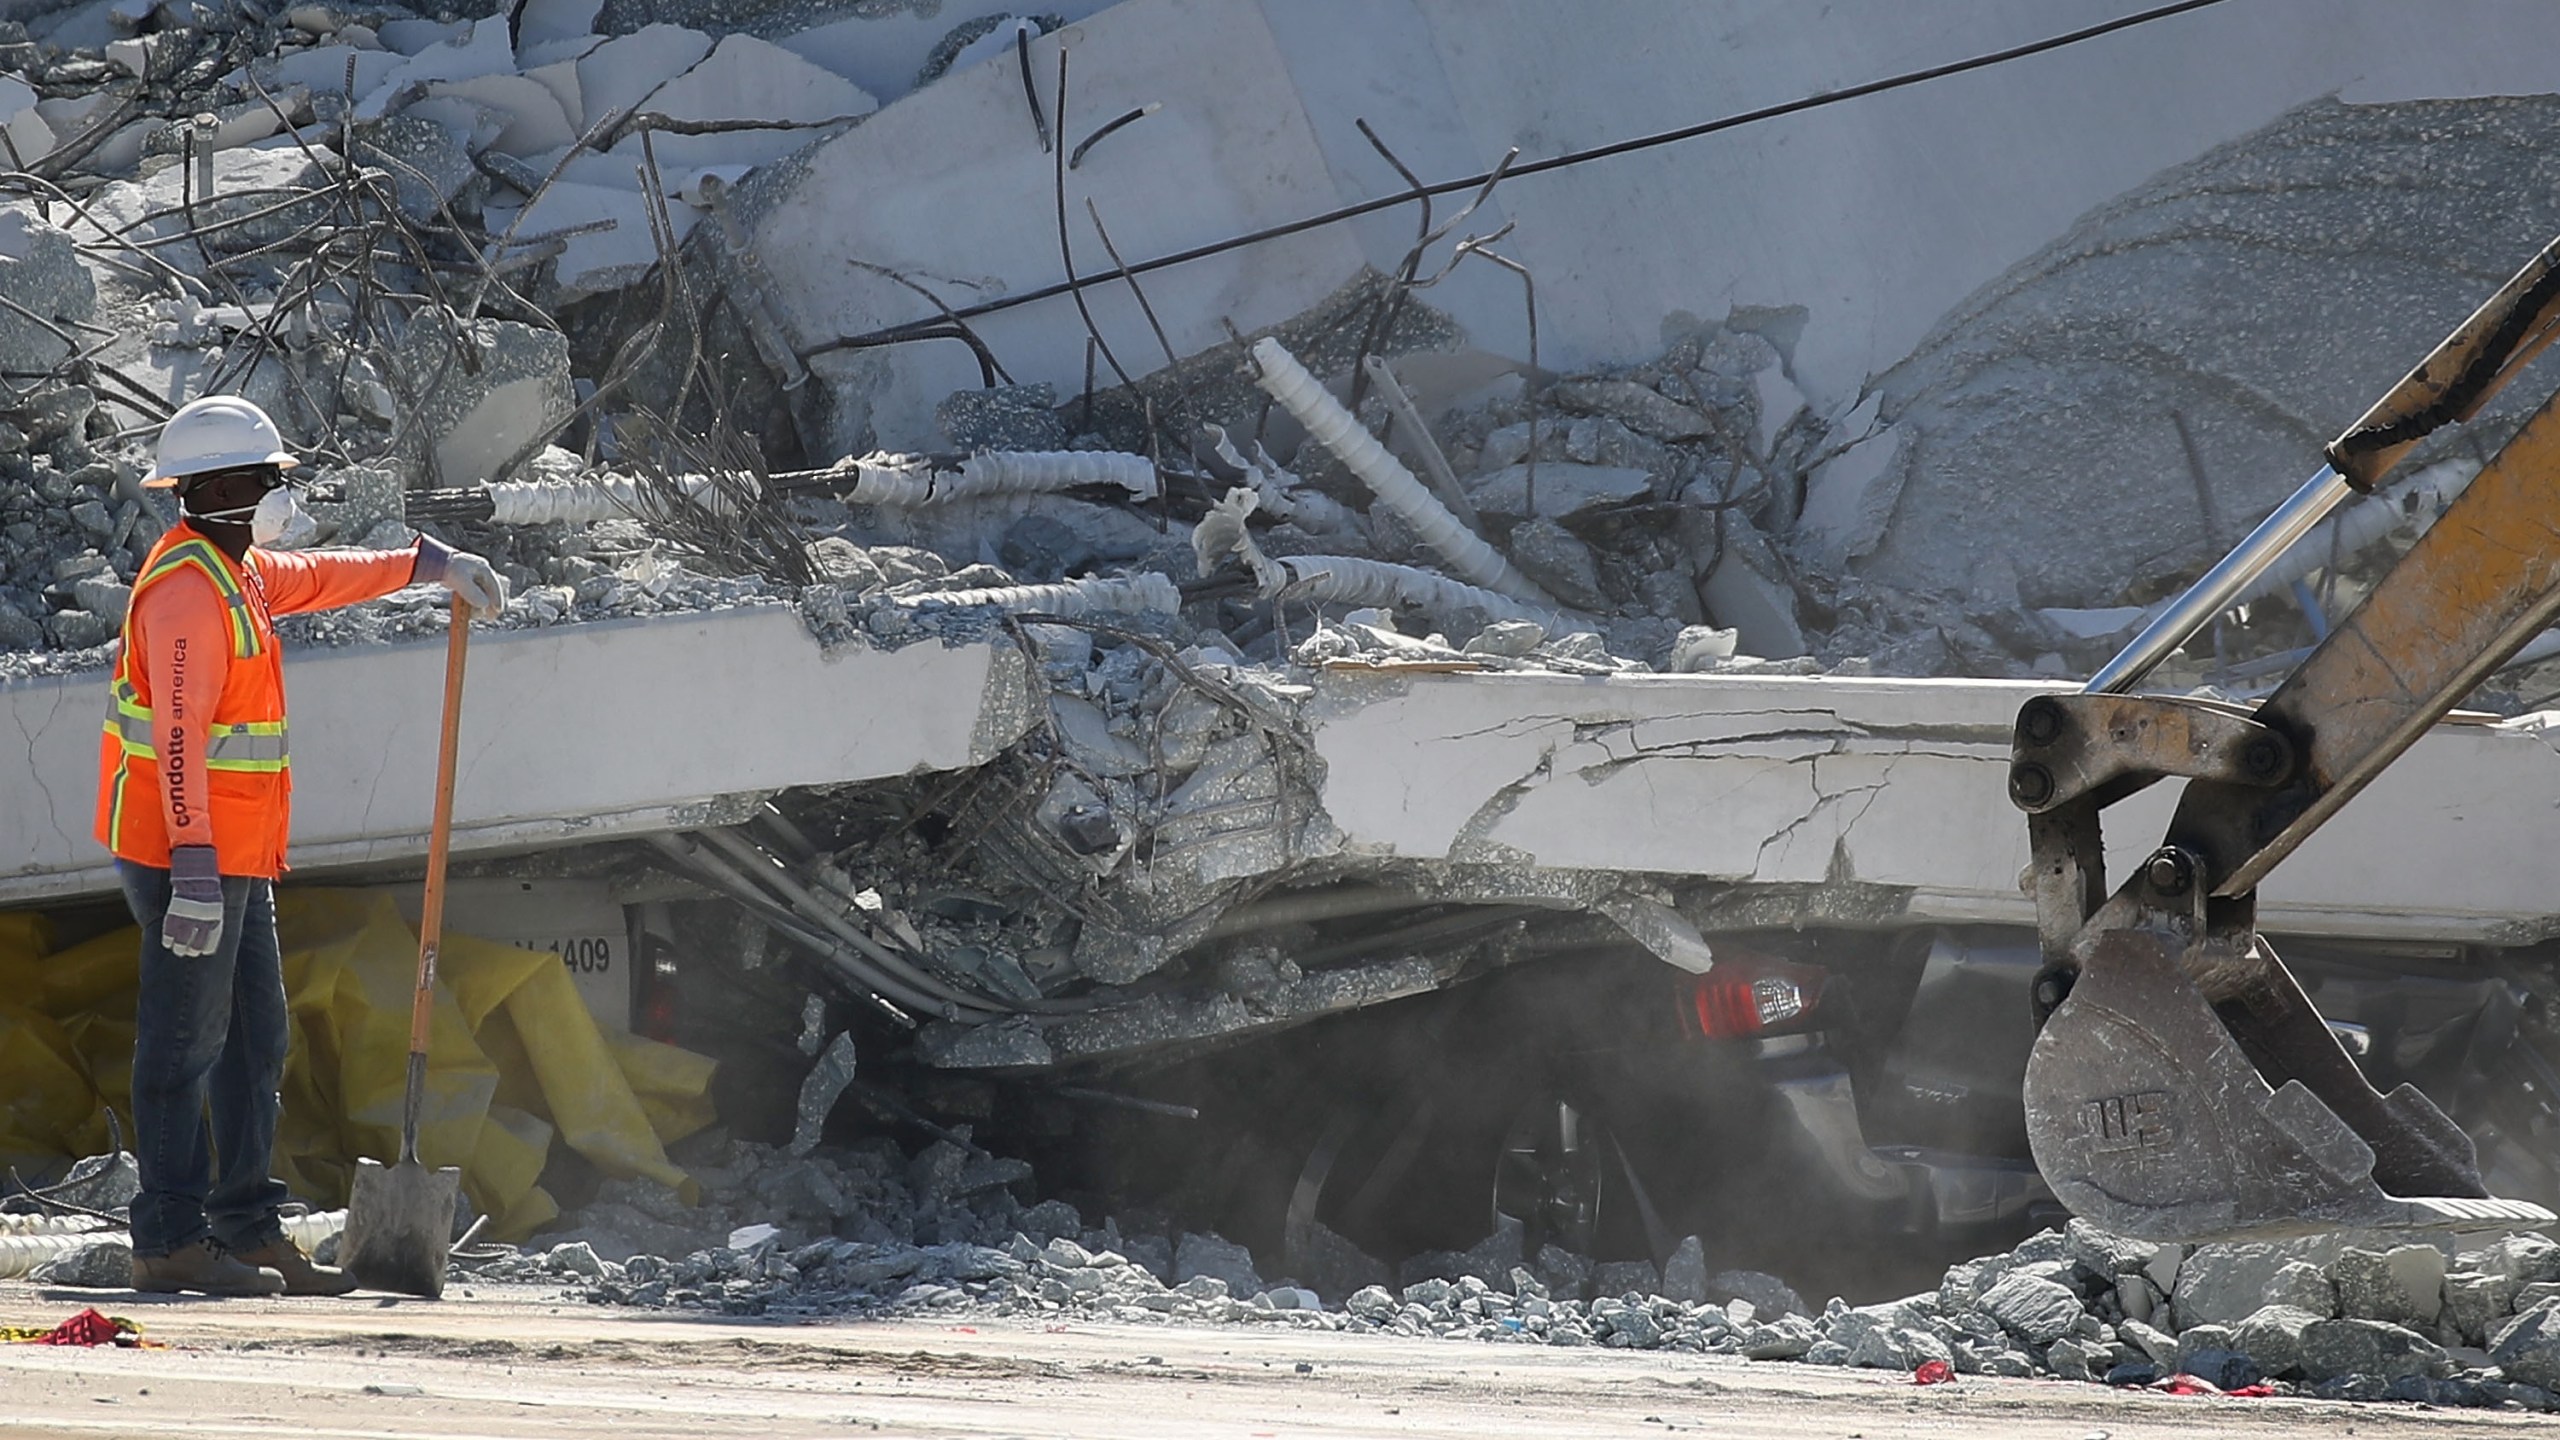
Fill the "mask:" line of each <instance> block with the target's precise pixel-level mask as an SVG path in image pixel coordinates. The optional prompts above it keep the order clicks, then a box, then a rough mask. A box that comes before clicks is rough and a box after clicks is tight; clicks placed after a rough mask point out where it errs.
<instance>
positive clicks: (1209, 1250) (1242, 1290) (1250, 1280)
mask: <svg viewBox="0 0 2560 1440" xmlns="http://www.w3.org/2000/svg"><path fill="white" fill-rule="evenodd" d="M1194 1280H1215V1281H1218V1282H1219V1283H1221V1284H1223V1285H1224V1286H1225V1287H1226V1291H1227V1293H1228V1294H1230V1295H1258V1294H1260V1293H1261V1292H1262V1277H1261V1276H1259V1275H1257V1274H1255V1273H1254V1270H1253V1252H1252V1251H1250V1250H1247V1249H1245V1248H1244V1247H1243V1246H1241V1245H1238V1244H1236V1243H1234V1242H1233V1241H1230V1240H1223V1239H1220V1238H1219V1237H1217V1236H1215V1235H1194V1234H1191V1233H1189V1232H1187V1231H1186V1232H1184V1233H1183V1234H1182V1235H1181V1236H1179V1237H1177V1238H1176V1239H1175V1240H1174V1242H1173V1281H1174V1283H1175V1284H1176V1285H1184V1284H1187V1283H1189V1282H1191V1281H1194Z"/></svg>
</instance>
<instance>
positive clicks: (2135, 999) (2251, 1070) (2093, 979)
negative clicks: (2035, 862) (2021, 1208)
mask: <svg viewBox="0 0 2560 1440" xmlns="http://www.w3.org/2000/svg"><path fill="white" fill-rule="evenodd" d="M2025 1098H2026V1109H2027V1140H2028V1145H2029V1148H2030V1149H2031V1150H2032V1151H2033V1152H2034V1154H2035V1161H2036V1168H2037V1169H2038V1170H2039V1171H2042V1172H2043V1174H2044V1178H2045V1181H2046V1183H2047V1184H2049V1185H2051V1186H2052V1187H2053V1192H2054V1195H2055V1197H2056V1198H2057V1199H2059V1200H2061V1201H2062V1203H2063V1204H2064V1205H2066V1206H2069V1207H2070V1209H2071V1211H2072V1213H2073V1214H2076V1215H2079V1216H2081V1217H2082V1218H2084V1219H2086V1220H2088V1221H2089V1222H2090V1223H2092V1224H2094V1225H2097V1226H2099V1227H2100V1228H2102V1229H2106V1230H2111V1231H2114V1232H2116V1233H2117V1234H2121V1235H2130V1236H2133V1237H2135V1238H2138V1239H2144V1240H2154V1241H2204V1240H2233V1239H2242V1238H2250V1239H2274V1238H2280V1237H2285V1236H2295V1235H2313V1234H2320V1233H2323V1232H2326V1231H2331V1230H2340V1229H2376V1230H2394V1229H2414V1230H2503V1229H2510V1228H2519V1227H2530V1226H2540V1225H2548V1224H2550V1223H2552V1215H2551V1212H2550V1211H2548V1210H2545V1209H2543V1208H2542V1207H2541V1206H2539V1205H2533V1204H2528V1203H2525V1202H2522V1201H2514V1200H2499V1199H2475V1198H2467V1197H2434V1196H2418V1197H2404V1196H2397V1195H2392V1194H2390V1193H2388V1192H2386V1191H2385V1190H2384V1189H2383V1188H2382V1187H2381V1186H2380V1185H2378V1184H2376V1183H2375V1182H2374V1179H2373V1168H2374V1153H2373V1148H2372V1147H2371V1146H2370V1145H2368V1144H2366V1143H2365V1141H2364V1139H2363V1138H2362V1137H2361V1136H2359V1135H2357V1134H2356V1132H2355V1131H2354V1130H2353V1129H2351V1128H2349V1126H2348V1125H2347V1123H2346V1122H2345V1121H2344V1120H2342V1119H2340V1118H2339V1117H2338V1115H2337V1114H2336V1113H2335V1112H2334V1111H2332V1110H2331V1109H2330V1108H2329V1107H2328V1106H2327V1105H2326V1104H2324V1103H2322V1102H2321V1101H2320V1100H2319V1099H2318V1098H2317V1097H2316V1096H2314V1095H2313V1094H2312V1093H2311V1092H2310V1090H2308V1089H2307V1088H2305V1087H2304V1086H2303V1085H2302V1084H2301V1083H2300V1082H2299V1081H2292V1080H2288V1081H2287V1082H2286V1083H2285V1084H2284V1085H2283V1086H2282V1087H2281V1088H2275V1087H2270V1086H2269V1085H2268V1084H2267V1082H2266V1080H2265V1079H2264V1078H2262V1077H2261V1076H2260V1075H2259V1073H2258V1071H2257V1068H2256V1067H2255V1066H2253V1065H2252V1064H2250V1062H2249V1059H2248V1057H2247V1056H2246V1055H2245V1054H2243V1053H2242V1052H2241V1049H2240V1047H2239V1046H2238V1045H2237V1044H2236V1043H2235V1042H2234V1041H2233V1039H2232V1037H2231V1034H2230V1032H2229V1031H2228V1030H2226V1029H2224V1028H2223V1024H2222V1021H2221V1020H2220V1019H2219V1018H2218V1017H2216V1016H2215V1014H2214V1012H2213V1008H2212V1006H2210V1005H2208V1004H2207V1003H2206V1002H2205V999H2204V997H2203V996H2202V995H2201V994H2199V993H2197V991H2196V988H2195V986H2194V985H2193V984H2192V983H2190V982H2189V981H2188V979H2187V976H2186V973H2185V971H2184V970H2183V968H2182V967H2181V966H2180V964H2179V956H2178V952H2177V950H2176V949H2175V947H2174V946H2173V945H2172V944H2171V943H2170V942H2168V941H2166V940H2165V939H2163V938H2162V937H2160V936H2157V935H2154V934H2150V933H2148V932H2143V931H2131V930H2118V931H2110V932H2108V933H2107V934H2105V935H2103V936H2101V937H2100V938H2099V940H2098V942H2097V945H2096V947H2095V949H2094V951H2093V953H2091V954H2090V955H2089V956H2088V958H2087V961H2086V963H2085V964H2084V966H2083V968H2082V970H2081V974H2080V978H2079V981H2078V983H2077V984H2075V985H2074V986H2073V987H2072V990H2071V993H2070V995H2069V996H2068V997H2067V998H2066V999H2065V1000H2064V1001H2063V1002H2062V1005H2061V1007H2060V1008H2058V1009H2057V1010H2055V1011H2054V1013H2053V1016H2052V1018H2051V1019H2049V1020H2047V1021H2046V1022H2045V1027H2044V1030H2043V1033H2042V1034H2040V1035H2038V1036H2037V1038H2036V1045H2035V1050H2034V1052H2033V1053H2032V1054H2031V1055H2030V1056H2029V1058H2028V1061H2027V1079H2026V1094H2025ZM2391 1099H2392V1101H2393V1103H2395V1104H2398V1105H2402V1106H2407V1105H2411V1104H2414V1105H2421V1106H2426V1107H2427V1111H2428V1114H2429V1115H2430V1116H2432V1117H2433V1119H2434V1120H2436V1121H2440V1122H2441V1124H2442V1127H2443V1128H2444V1129H2446V1130H2453V1129H2454V1127H2453V1122H2452V1121H2450V1120H2448V1119H2445V1118H2444V1117H2443V1115H2442V1113H2441V1112H2438V1111H2436V1110H2435V1109H2434V1107H2433V1106H2432V1105H2431V1104H2429V1103H2428V1102H2427V1100H2426V1099H2425V1097H2424V1096H2421V1095H2419V1094H2418V1093H2417V1092H2416V1091H2414V1090H2406V1089H2404V1090H2402V1091H2399V1092H2395V1093H2394V1094H2393V1096H2392V1097H2391ZM2454 1133H2457V1134H2458V1133H2459V1132H2458V1131H2455V1132H2454ZM2466 1149H2467V1142H2466Z"/></svg>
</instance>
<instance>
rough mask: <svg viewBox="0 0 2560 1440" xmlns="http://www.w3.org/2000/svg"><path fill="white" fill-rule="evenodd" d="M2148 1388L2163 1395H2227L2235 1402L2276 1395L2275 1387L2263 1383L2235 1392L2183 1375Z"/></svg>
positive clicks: (2207, 1381) (2201, 1378)
mask: <svg viewBox="0 0 2560 1440" xmlns="http://www.w3.org/2000/svg"><path fill="white" fill-rule="evenodd" d="M2150 1388H2152V1389H2154V1390H2157V1391H2159V1392H2160V1393H2162V1394H2164V1395H2227V1396H2230V1397H2231V1398H2232V1399H2235V1400H2264V1399H2266V1398H2267V1397H2268V1396H2270V1395H2273V1394H2275V1393H2276V1387H2274V1386H2273V1385H2268V1384H2264V1383H2260V1384H2256V1385H2243V1386H2241V1387H2239V1388H2238V1389H2236V1390H2225V1389H2223V1388H2222V1387H2221V1386H2219V1385H2216V1384H2214V1383H2213V1382H2212V1381H2210V1380H2207V1379H2204V1378H2203V1377H2201V1376H2197V1375H2188V1374H2184V1373H2181V1374H2177V1375H2172V1376H2169V1377H2168V1378H2167V1379H2165V1380H2154V1381H2152V1382H2151V1387H2150Z"/></svg>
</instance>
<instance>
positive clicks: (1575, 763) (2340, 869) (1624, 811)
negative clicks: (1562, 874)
mask: <svg viewBox="0 0 2560 1440" xmlns="http://www.w3.org/2000/svg"><path fill="white" fill-rule="evenodd" d="M2047 688H2050V687H2039V686H2037V685H2034V684H2032V683H2021V682H2009V681H1991V680H1849V679H1844V678H1841V677H1836V676H1835V677H1829V678H1799V677H1763V678H1753V677H1746V676H1722V677H1676V676H1619V677H1614V678H1611V679H1608V680H1605V681H1593V680H1588V679H1584V678H1581V677H1574V676H1564V675H1435V676H1411V677H1402V678H1397V679H1392V680H1386V679H1380V678H1378V677H1371V676H1357V675H1348V674H1340V673H1329V674H1326V675H1324V676H1323V677H1321V678H1320V679H1319V681H1318V682H1317V697H1316V699H1315V700H1314V701H1313V702H1312V703H1311V705H1310V711H1309V713H1310V716H1311V719H1312V721H1313V728H1314V734H1315V745H1316V750H1317V754H1318V756H1319V757H1320V758H1321V759H1322V760H1323V762H1324V766H1325V780H1324V783H1323V786H1322V790H1321V794H1322V797H1323V801H1324V804H1325V806H1326V808H1327V810H1328V812H1329V813H1330V814H1331V815H1332V817H1333V819H1334V823H1335V824H1336V825H1338V826H1340V827H1341V829H1342V832H1343V835H1344V838H1345V843H1346V849H1347V851H1348V852H1349V853H1352V854H1357V855H1363V856H1368V857H1373V858H1377V859H1387V858H1399V859H1408V860H1433V861H1448V862H1468V861H1477V860H1486V859H1494V858H1502V859H1505V860H1508V861H1512V862H1515V863H1521V864H1528V865H1536V866H1542V867H1552V868H1556V869H1562V870H1567V871H1592V872H1610V873H1618V874H1626V873H1635V874H1645V875H1662V876H1679V877H1686V878H1692V879H1703V880H1711V881H1720V882H1725V883H1728V884H1736V885H1751V886H1755V887H1766V888H1767V889H1768V890H1769V891H1770V893H1773V894H1791V895H1799V896H1803V895H1812V896H1816V897H1818V896H1819V895H1821V894H1822V893H1825V892H1831V891H1837V892H1840V893H1841V894H1843V895H1847V894H1851V893H1855V894H1859V895H1896V894H1898V895H1900V896H1902V897H1903V898H1902V899H1901V901H1900V906H1899V909H1900V912H1901V918H1904V919H1920V920H1943V921H1998V922H2003V923H2013V924H2026V923H2032V921H2033V918H2034V909H2033V906H2032V905H2031V904H2030V903H2029V901H2028V899H2027V897H2026V895H2025V894H2024V893H2023V892H2022V891H2021V890H2020V889H2019V888H2018V876H2019V873H2020V871H2021V870H2022V869H2023V868H2024V866H2025V865H2026V862H2027V845H2026V825H2025V822H2024V820H2023V819H2022V818H2021V817H2020V815H2019V814H2018V812H2017V811H2016V810H2015V809H2014V808H2012V807H2011V805H2010V803H2009V800H2008V797H2007V793H2006V779H2007V770H2008V759H2009V727H2010V725H2011V723H2012V721H2013V720H2014V717H2015V716H2016V713H2017V708H2018V705H2019V704H2020V703H2021V702H2022V701H2023V700H2024V699H2025V698H2026V697H2028V696H2029V695H2032V694H2035V693H2038V691H2039V690H2040V689H2047ZM2175 798H2176V792H2175V789H2174V787H2169V786H2162V787H2156V788H2155V789H2153V790H2151V791H2148V792H2145V793H2143V794H2141V795H2137V796H2135V797H2133V798H2132V799H2130V800H2128V801H2126V802H2124V803H2123V804H2120V805H2118V806H2116V807H2114V808H2113V809H2111V810H2110V811H2109V812H2108V815H2107V821H2108V849H2109V862H2110V866H2111V868H2112V870H2113V873H2117V874H2123V873H2125V867H2127V866H2129V865H2130V864H2131V863H2132V862H2133V861H2134V860H2135V859H2136V858H2138V857H2139V856H2140V855H2142V854H2143V853H2145V852H2146V851H2147V850H2149V849H2150V847H2151V846H2153V845H2156V844H2157V843H2158V841H2159V837H2160V835H2161V833H2162V832H2163V830H2164V828H2165V826H2166V824H2167V821H2168V815H2169V810H2170V807H2171V806H2172V804H2173V803H2174V801H2175ZM2555 806H2560V754H2555V750H2554V747H2553V746H2552V745H2551V744H2549V743H2547V740H2546V736H2545V731H2544V728H2543V722H2540V721H2520V722H2515V723H2513V724H2500V725H2451V726H2442V727H2438V728H2437V729H2436V730H2434V731H2432V732H2430V733H2429V734H2428V735H2427V736H2426V737H2425V738H2423V739H2421V740H2420V741H2419V742H2418V744H2417V745H2416V746H2415V747H2414V748H2413V749H2412V750H2411V751H2410V752H2409V754H2408V755H2407V756H2406V757H2404V758H2403V760H2402V761H2401V762H2400V763H2399V764H2398V765H2396V766H2394V767H2393V768H2392V769H2391V770H2390V771H2389V772H2387V773H2386V774H2385V775H2384V776H2383V777H2382V778H2381V779H2379V780H2377V781H2376V782H2375V783H2374V785H2373V787H2372V788H2371V789H2370V790H2369V791H2368V792H2367V793H2366V794H2365V795H2363V796H2361V797H2359V798H2358V799H2357V800H2356V801H2355V802H2353V803H2351V804H2350V805H2348V806H2347V808H2346V809H2345V810H2344V811H2342V812H2341V813H2340V815H2339V817H2338V818H2337V820H2336V821H2335V822H2333V823H2332V824H2331V825H2330V826H2329V827H2328V828H2327V829H2326V830H2324V831H2323V832H2322V833H2321V834H2319V835H2318V836H2316V837H2314V838H2313V840H2312V841H2311V842H2310V843H2309V844H2307V845H2306V846H2305V847H2304V848H2303V850H2302V852H2301V853H2300V854H2299V855H2297V856H2295V857H2294V858H2293V859H2292V860H2291V861H2289V862H2288V863H2287V864H2286V865H2285V866H2284V867H2283V868H2281V869H2279V870H2277V871H2276V873H2275V874H2274V876H2272V877H2271V878H2270V879H2269V881H2268V882H2267V885H2266V888H2265V891H2264V894H2263V896H2262V905H2261V911H2260V913H2261V917H2262V923H2263V924H2264V925H2265V926H2266V928H2268V929H2269V930H2271V931H2273V932H2276V933H2279V934H2282V933H2296V934H2322V935H2363V936H2370V937H2394V938H2409V939H2420V938H2426V939H2459V940H2472V941H2490V940H2496V941H2499V942H2500V943H2518V942H2519V941H2520V940H2522V939H2528V938H2533V937H2537V936H2542V935H2548V934H2550V933H2553V926H2552V922H2551V921H2550V920H2549V919H2548V918H2547V916H2546V914H2545V911H2546V910H2547V908H2548V907H2547V904H2546V903H2545V902H2544V901H2543V899H2542V898H2541V897H2542V896H2543V895H2544V893H2545V889H2546V886H2545V882H2544V881H2543V880H2541V879H2539V878H2537V872H2538V865H2539V861H2538V859H2537V858H2536V857H2538V856H2540V855H2541V854H2542V853H2543V851H2542V847H2541V845H2540V842H2539V839H2538V837H2540V836H2541V835H2542V834H2544V833H2545V828H2546V827H2547V824H2548V817H2549V815H2550V813H2551V811H2552V809H2553V808H2554V807H2555ZM1814 908H1815V909H1817V910H1819V909H1821V908H1822V907H1821V906H1820V905H1818V904H1817V905H1815V906H1814ZM1848 908H1849V911H1850V912H1852V915H1851V918H1850V920H1849V921H1848V923H1867V924H1874V923H1884V922H1885V921H1887V920H1889V919H1891V918H1893V917H1891V916H1887V915H1883V914H1878V913H1870V912H1873V911H1874V909H1875V907H1874V906H1873V905H1863V904H1862V905H1852V906H1850V907H1848Z"/></svg>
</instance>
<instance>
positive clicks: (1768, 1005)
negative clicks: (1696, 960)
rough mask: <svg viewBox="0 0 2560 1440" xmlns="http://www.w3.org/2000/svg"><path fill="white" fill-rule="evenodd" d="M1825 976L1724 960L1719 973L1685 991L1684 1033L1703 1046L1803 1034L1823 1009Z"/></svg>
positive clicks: (1769, 962)
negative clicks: (1704, 1043)
mask: <svg viewBox="0 0 2560 1440" xmlns="http://www.w3.org/2000/svg"><path fill="white" fill-rule="evenodd" d="M1728 956H1730V958H1728ZM1825 973H1826V972H1824V971H1823V970H1822V969H1820V968H1819V967H1816V966H1812V965H1797V964H1793V963H1790V962H1788V961H1785V960H1777V959H1772V958H1770V957H1767V956H1762V955H1748V954H1745V955H1732V954H1731V952H1727V953H1726V954H1725V955H1719V956H1717V958H1716V968H1715V969H1713V970H1710V971H1708V972H1707V973H1706V974H1704V975H1701V976H1699V977H1698V978H1697V979H1695V980H1692V981H1689V982H1688V984H1687V986H1686V987H1685V988H1686V994H1685V995H1684V997H1683V1003H1682V1005H1681V1008H1680V1024H1681V1028H1682V1029H1684V1030H1686V1031H1687V1032H1688V1033H1689V1034H1690V1035H1692V1036H1694V1037H1696V1038H1698V1039H1701V1040H1732V1039H1737V1038H1740V1037H1743V1036H1748V1035H1770V1034H1777V1033H1781V1032H1784V1031H1788V1030H1793V1029H1799V1028H1801V1026H1802V1022H1803V1021H1804V1020H1805V1019H1806V1017H1808V1016H1810V1015H1811V1014H1812V1013H1813V1011H1814V1008H1815V1007H1816V1006H1817V1005H1818V1004H1820V1003H1821V1000H1822V982H1823V980H1824V978H1825Z"/></svg>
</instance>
